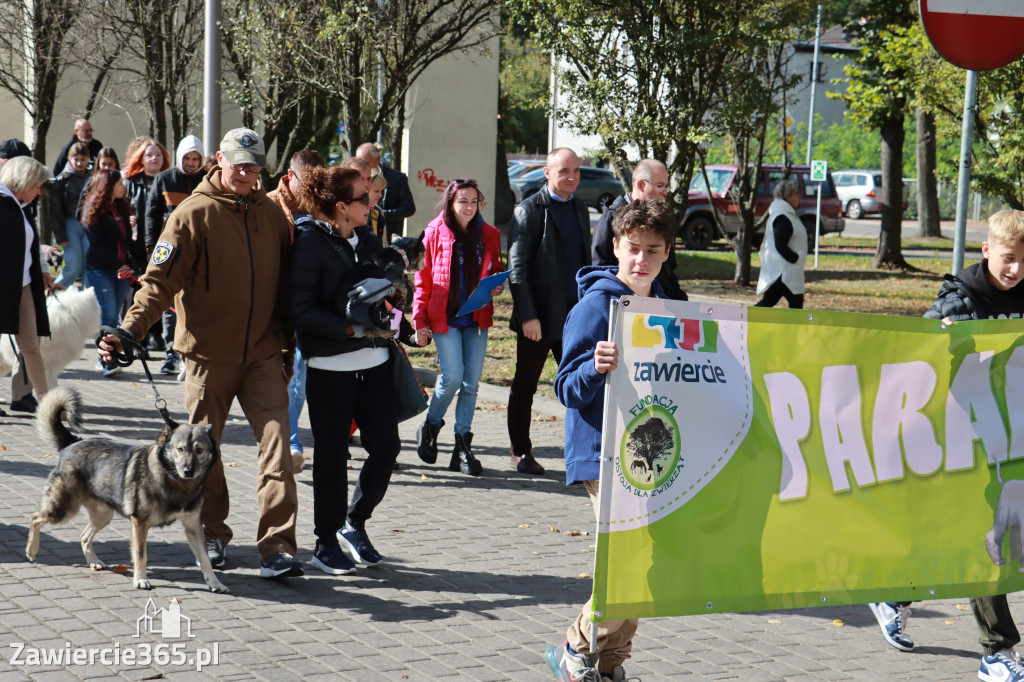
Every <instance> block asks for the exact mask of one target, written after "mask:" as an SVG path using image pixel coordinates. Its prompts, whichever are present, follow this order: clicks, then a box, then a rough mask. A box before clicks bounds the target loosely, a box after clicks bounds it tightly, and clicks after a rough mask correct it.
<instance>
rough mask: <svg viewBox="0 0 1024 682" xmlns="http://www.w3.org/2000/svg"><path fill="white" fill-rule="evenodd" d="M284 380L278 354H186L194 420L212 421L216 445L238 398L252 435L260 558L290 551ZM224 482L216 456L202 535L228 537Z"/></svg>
mask: <svg viewBox="0 0 1024 682" xmlns="http://www.w3.org/2000/svg"><path fill="white" fill-rule="evenodd" d="M286 387H287V381H286V380H285V377H284V373H283V363H282V361H281V357H280V356H277V355H275V356H273V357H270V358H265V359H263V360H257V361H253V362H250V363H248V364H245V365H243V364H240V363H217V362H209V361H206V360H193V359H191V358H186V359H185V405H186V407H187V408H188V414H189V419H190V420H191V422H192V423H193V424H196V425H205V424H211V425H212V426H213V429H212V434H213V438H214V440H215V441H216V442H217V443H218V444H219V443H220V442H221V435H222V434H223V433H224V423H225V422H226V421H227V418H228V412H229V411H230V410H231V403H232V402H233V401H234V399H235V398H238V404H239V405H241V407H242V412H244V413H245V417H246V419H248V420H249V426H251V427H252V432H253V435H254V436H256V442H257V445H258V449H257V452H256V501H257V504H258V505H259V525H258V528H257V531H256V543H257V548H258V550H259V554H260V558H261V559H266V558H267V557H269V556H271V555H273V554H276V553H278V552H289V553H290V554H292V555H294V554H295V550H296V547H295V519H296V516H297V513H298V495H297V493H296V490H295V476H294V473H293V469H292V458H291V454H290V453H289V451H288V438H289V427H288V395H287V393H286ZM228 509H229V502H228V484H227V480H226V479H225V478H224V464H223V461H222V460H221V459H218V460H217V462H216V463H215V464H214V465H213V467H212V468H211V470H210V474H209V476H208V477H207V479H206V490H205V493H204V496H203V512H202V517H201V518H202V522H203V527H204V529H205V531H206V539H207V540H223V541H224V543H225V544H226V543H228V542H230V541H231V537H232V532H231V528H229V527H228V525H227V518H228Z"/></svg>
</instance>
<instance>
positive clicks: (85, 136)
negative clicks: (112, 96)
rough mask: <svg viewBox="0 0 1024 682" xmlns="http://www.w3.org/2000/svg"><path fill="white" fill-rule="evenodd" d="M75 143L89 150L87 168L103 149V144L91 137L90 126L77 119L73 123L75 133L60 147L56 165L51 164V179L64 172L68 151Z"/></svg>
mask: <svg viewBox="0 0 1024 682" xmlns="http://www.w3.org/2000/svg"><path fill="white" fill-rule="evenodd" d="M76 142H81V143H82V144H84V145H85V146H87V147H88V148H89V159H90V161H89V168H92V159H95V158H96V155H97V154H99V153H100V150H101V149H103V143H102V142H100V141H99V140H97V139H95V138H93V136H92V124H91V123H89V121H87V120H85V119H84V118H80V119H78V120H77V121H75V132H74V133H72V134H71V139H70V140H68V143H67V144H66V145H64V146H63V147H61V150H60V154H58V155H57V163H55V164H53V177H57V176H58V175H60V172H61V171H62V170H64V166H65V164H67V162H68V150H69V149H71V145H73V144H74V143H76Z"/></svg>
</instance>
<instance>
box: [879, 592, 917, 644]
mask: <svg viewBox="0 0 1024 682" xmlns="http://www.w3.org/2000/svg"><path fill="white" fill-rule="evenodd" d="M868 606H870V607H871V612H872V613H873V614H875V620H877V621H878V627H880V628H882V636H884V637H885V641H887V642H888V643H889V644H891V645H892V646H894V647H896V648H897V649H899V650H900V651H910V650H911V649H913V648H914V640H912V639H911V638H910V635H908V634H907V621H908V620H909V619H910V607H909V606H903V605H902V604H900V603H899V602H894V601H890V602H884V601H880V602H876V603H873V604H868Z"/></svg>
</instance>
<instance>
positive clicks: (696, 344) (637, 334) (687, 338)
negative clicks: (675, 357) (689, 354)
mask: <svg viewBox="0 0 1024 682" xmlns="http://www.w3.org/2000/svg"><path fill="white" fill-rule="evenodd" d="M632 331H633V334H632V336H633V339H632V340H633V347H634V348H667V349H671V350H692V351H697V352H698V353H717V352H718V322H716V321H714V320H687V319H683V318H675V317H667V316H664V315H637V316H636V317H634V318H633V330H632Z"/></svg>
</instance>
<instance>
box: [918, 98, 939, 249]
mask: <svg viewBox="0 0 1024 682" xmlns="http://www.w3.org/2000/svg"><path fill="white" fill-rule="evenodd" d="M915 118H916V121H917V221H918V224H919V225H920V228H919V231H918V236H920V237H941V236H942V230H941V229H940V227H939V218H940V216H939V192H938V184H937V182H936V180H935V164H936V160H935V114H933V113H932V112H930V111H925V110H924V109H921V108H918V110H917V113H916V116H915Z"/></svg>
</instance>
